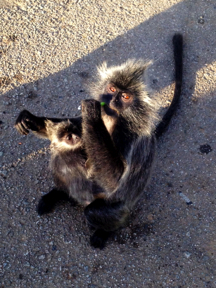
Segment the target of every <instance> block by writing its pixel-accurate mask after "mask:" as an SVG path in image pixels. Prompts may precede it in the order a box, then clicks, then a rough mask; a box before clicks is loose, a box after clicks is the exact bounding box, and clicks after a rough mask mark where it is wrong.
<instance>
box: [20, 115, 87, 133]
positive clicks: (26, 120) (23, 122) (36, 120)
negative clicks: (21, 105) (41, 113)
mask: <svg viewBox="0 0 216 288" xmlns="http://www.w3.org/2000/svg"><path fill="white" fill-rule="evenodd" d="M47 120H50V121H51V122H53V123H59V122H62V121H65V120H67V119H66V118H63V119H60V118H47V117H38V116H35V115H33V114H32V113H30V112H29V111H28V110H23V111H22V112H20V114H19V116H18V117H17V119H16V123H15V127H16V129H17V130H18V131H19V132H20V133H21V134H23V135H27V134H28V133H29V130H32V131H33V132H35V134H37V135H38V136H40V137H44V138H49V131H48V130H47V127H46V121H47ZM70 121H71V122H73V123H74V124H75V125H76V126H77V128H78V129H79V130H80V131H81V122H82V118H81V117H76V118H70Z"/></svg>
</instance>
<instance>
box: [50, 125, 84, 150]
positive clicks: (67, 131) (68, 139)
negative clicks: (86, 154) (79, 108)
mask: <svg viewBox="0 0 216 288" xmlns="http://www.w3.org/2000/svg"><path fill="white" fill-rule="evenodd" d="M56 134H57V135H56V136H57V141H56V140H55V142H58V146H61V147H62V148H63V147H65V148H69V149H71V148H76V147H77V146H79V144H80V143H81V134H80V132H79V131H78V130H77V129H76V128H75V127H74V126H73V124H68V122H66V124H64V122H63V124H62V125H61V124H59V125H58V129H57V133H56ZM56 144H57V143H56Z"/></svg>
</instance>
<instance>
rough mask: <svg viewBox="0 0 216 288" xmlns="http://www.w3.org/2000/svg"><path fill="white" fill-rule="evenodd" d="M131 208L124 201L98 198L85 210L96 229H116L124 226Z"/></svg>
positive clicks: (90, 222)
mask: <svg viewBox="0 0 216 288" xmlns="http://www.w3.org/2000/svg"><path fill="white" fill-rule="evenodd" d="M129 213H130V212H129V209H128V208H127V207H126V205H125V204H124V203H123V202H120V201H118V202H110V201H109V200H105V199H96V200H94V201H93V202H91V203H90V204H89V205H88V206H87V207H86V208H85V210H84V214H85V216H86V218H87V220H88V222H89V224H90V225H91V226H93V227H95V228H96V229H102V230H105V231H115V230H117V229H118V228H120V227H123V226H124V225H125V223H126V222H127V219H128V216H129Z"/></svg>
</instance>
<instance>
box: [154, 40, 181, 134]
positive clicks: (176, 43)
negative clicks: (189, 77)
mask: <svg viewBox="0 0 216 288" xmlns="http://www.w3.org/2000/svg"><path fill="white" fill-rule="evenodd" d="M173 48H174V62H175V83H176V84H175V92H174V96H173V100H172V102H171V104H170V107H169V108H168V110H167V112H166V113H165V115H164V116H163V118H162V121H161V122H160V123H159V124H158V125H157V127H156V129H155V135H156V137H157V138H159V137H160V136H161V135H162V134H163V133H164V132H165V131H166V129H167V126H168V125H169V122H170V120H171V118H172V116H173V114H174V112H175V111H176V108H177V107H178V103H179V99H180V95H181V89H182V70H183V37H182V35H181V34H175V35H174V36H173Z"/></svg>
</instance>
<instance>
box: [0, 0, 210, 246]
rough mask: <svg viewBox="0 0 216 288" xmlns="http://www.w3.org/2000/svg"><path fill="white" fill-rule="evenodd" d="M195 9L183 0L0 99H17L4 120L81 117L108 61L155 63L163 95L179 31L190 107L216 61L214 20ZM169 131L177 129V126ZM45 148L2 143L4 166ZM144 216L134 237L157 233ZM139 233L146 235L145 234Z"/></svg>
mask: <svg viewBox="0 0 216 288" xmlns="http://www.w3.org/2000/svg"><path fill="white" fill-rule="evenodd" d="M196 5H198V4H196ZM196 5H195V4H194V6H193V3H192V1H190V0H186V1H182V2H180V3H178V4H177V5H174V6H172V7H171V8H169V9H168V10H166V11H164V12H162V13H160V14H158V15H155V16H153V17H151V18H150V19H149V20H147V21H145V22H143V23H142V24H140V25H139V26H137V27H135V28H134V29H132V30H129V31H128V32H127V33H125V34H124V35H121V36H119V37H117V38H116V39H114V40H113V41H110V42H107V43H106V44H105V45H103V46H101V47H99V48H98V49H97V50H95V51H94V52H92V53H91V54H89V55H87V56H85V57H83V58H82V59H79V60H78V61H76V62H75V63H74V64H73V65H72V66H70V67H69V68H67V69H64V70H62V71H59V72H58V73H55V74H51V75H50V76H48V77H46V78H43V79H40V80H37V81H35V82H32V83H28V84H24V85H21V86H20V87H18V88H15V89H12V90H10V91H9V92H8V93H6V94H4V95H2V96H1V97H2V99H3V100H4V101H5V102H7V100H8V99H12V103H11V105H10V106H7V107H6V109H5V110H7V111H3V113H2V119H1V121H3V123H7V125H8V126H10V127H13V125H14V122H15V118H14V114H15V113H14V112H17V113H18V111H19V110H21V109H23V106H24V107H25V108H26V109H28V110H30V111H31V112H32V113H34V114H37V115H46V116H50V117H52V116H54V117H57V116H58V117H59V116H63V117H67V116H70V117H71V116H73V115H75V114H77V113H78V110H77V108H78V106H79V105H80V101H81V99H83V98H88V93H87V91H86V90H85V88H83V87H84V84H86V83H88V81H90V80H91V75H92V73H93V72H95V67H96V65H98V64H100V63H101V62H103V61H108V64H111V65H112V64H115V65H116V64H120V63H122V62H124V61H125V60H127V59H128V58H144V59H152V60H153V61H154V64H153V65H152V66H151V67H150V69H149V83H150V87H151V88H152V89H153V90H155V91H156V92H158V93H159V92H160V91H162V90H163V89H164V88H166V87H167V86H169V85H170V84H171V83H172V81H173V72H174V70H173V56H172V55H173V52H172V45H171V43H172V41H171V39H172V36H173V34H174V33H175V32H180V33H182V34H183V36H184V88H183V97H182V99H181V103H182V105H187V103H188V100H189V98H190V97H191V95H192V94H193V91H194V87H195V79H196V72H197V71H198V70H199V69H201V68H202V67H203V66H204V65H206V64H209V63H212V62H213V61H215V60H216V59H215V54H214V53H213V52H211V51H213V49H211V48H213V47H215V46H216V37H212V34H211V33H209V32H208V33H207V30H208V31H215V28H214V26H213V25H214V23H213V22H212V23H211V22H210V20H209V22H208V21H207V24H205V23H204V24H203V23H202V24H200V23H199V21H198V20H199V17H200V15H199V13H198V12H197V11H198V10H197V9H196V7H195V6H196ZM202 5H204V4H203V3H202V2H201V1H200V3H199V6H200V9H201V8H202V9H203V11H204V10H205V9H206V7H204V6H203V7H202ZM209 5H210V4H209ZM212 5H213V4H212ZM202 9H201V10H202ZM212 9H214V7H212ZM201 10H200V11H201ZM192 11H193V12H194V13H192ZM176 16H178V17H176ZM207 25H208V26H207ZM211 26H212V27H211ZM212 33H213V32H212ZM206 43H208V45H207V44H206ZM73 52H75V51H73V49H72V51H71V53H73ZM63 79H67V85H65V82H64V81H63ZM6 84H7V83H6ZM14 95H17V97H16V98H13V96H14ZM203 96H205V95H203ZM13 99H14V100H13ZM178 115H179V116H178V121H182V122H184V119H181V110H179V111H178ZM8 118H9V120H8ZM171 126H172V124H171ZM170 130H172V127H171V128H170ZM10 137H16V138H17V134H16V132H15V130H12V128H11V129H5V130H3V131H2V133H1V138H2V139H3V140H4V139H8V138H10ZM43 143H44V142H42V141H38V140H37V139H35V138H33V137H26V138H22V145H18V142H17V141H14V142H13V143H12V144H11V145H12V147H11V149H6V148H5V142H4V141H2V144H1V145H2V151H4V154H3V157H2V159H3V162H2V165H5V164H8V163H10V162H12V161H13V160H14V158H15V157H17V158H18V157H22V156H23V155H27V154H29V153H31V152H32V151H33V150H37V149H41V146H42V145H44V144H43ZM161 147H162V149H165V143H164V144H163V143H162V144H161ZM11 151H15V153H14V152H13V153H12V154H11ZM31 161H34V160H31ZM159 161H160V160H159ZM32 196H34V195H32ZM149 201H151V200H149ZM141 206H142V205H141V204H139V207H140V208H139V209H141V210H139V211H142V210H144V208H142V207H141ZM144 206H145V205H144ZM70 213H71V210H70ZM140 213H141V212H138V213H137V214H136V213H134V215H133V217H132V219H133V220H132V222H133V223H132V226H133V227H132V228H130V229H131V231H130V233H131V235H133V234H137V235H138V234H139V235H141V236H143V235H148V234H149V233H151V232H152V225H151V224H149V223H147V222H146V224H143V225H140V226H139V224H136V219H137V217H138V215H140ZM145 213H146V212H145ZM134 231H136V232H134ZM138 231H141V232H140V233H141V234H140V233H138ZM122 233H123V234H122ZM124 233H125V232H122V231H121V232H119V233H118V236H117V241H119V242H120V241H121V240H118V239H121V238H122V237H121V235H124ZM137 237H138V236H137ZM131 239H132V240H133V236H131ZM135 245H136V244H135Z"/></svg>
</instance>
